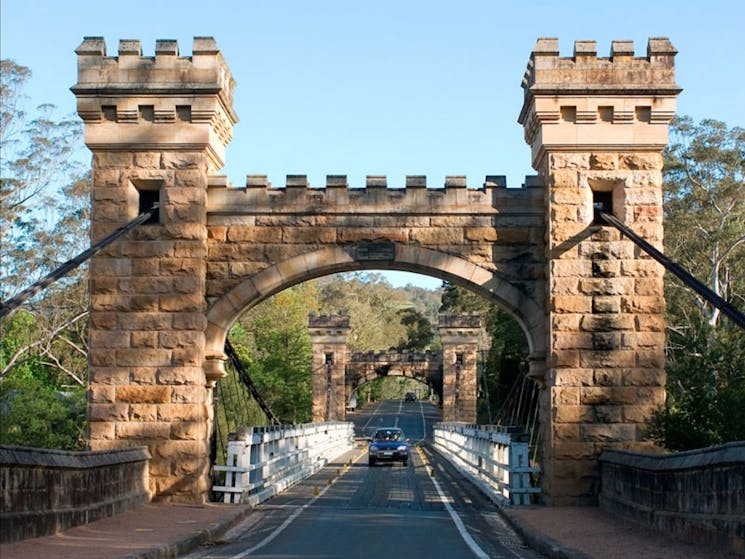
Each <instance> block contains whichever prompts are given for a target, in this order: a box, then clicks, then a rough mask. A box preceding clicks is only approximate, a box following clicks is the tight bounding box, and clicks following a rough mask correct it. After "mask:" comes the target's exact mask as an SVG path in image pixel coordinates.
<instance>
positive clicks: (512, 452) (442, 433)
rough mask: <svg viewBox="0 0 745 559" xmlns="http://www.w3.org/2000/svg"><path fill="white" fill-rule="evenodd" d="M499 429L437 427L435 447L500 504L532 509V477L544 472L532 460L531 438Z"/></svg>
mask: <svg viewBox="0 0 745 559" xmlns="http://www.w3.org/2000/svg"><path fill="white" fill-rule="evenodd" d="M512 430H513V429H512V428H509V427H508V428H505V427H499V426H496V425H478V426H476V425H467V424H465V423H436V424H435V426H434V442H435V447H436V448H437V450H439V451H440V452H441V453H442V454H443V455H444V456H445V457H446V458H447V459H448V460H449V461H450V462H451V463H452V464H453V465H454V466H456V467H457V468H458V469H459V470H461V471H462V472H464V473H465V474H467V475H468V476H469V477H471V479H473V481H474V482H476V484H477V485H479V486H481V487H482V488H483V489H485V490H486V491H487V493H489V494H491V495H492V496H493V497H495V498H496V500H498V501H500V502H503V503H509V504H513V505H529V504H530V502H531V498H530V494H531V493H540V491H541V490H540V488H538V487H532V486H531V480H530V474H531V473H533V472H538V471H540V468H537V467H531V466H530V461H529V459H528V456H529V454H528V436H527V435H526V434H524V433H522V432H519V433H517V432H510V431H512Z"/></svg>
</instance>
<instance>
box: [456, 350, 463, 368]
mask: <svg viewBox="0 0 745 559" xmlns="http://www.w3.org/2000/svg"><path fill="white" fill-rule="evenodd" d="M455 364H456V365H463V354H462V353H456V354H455Z"/></svg>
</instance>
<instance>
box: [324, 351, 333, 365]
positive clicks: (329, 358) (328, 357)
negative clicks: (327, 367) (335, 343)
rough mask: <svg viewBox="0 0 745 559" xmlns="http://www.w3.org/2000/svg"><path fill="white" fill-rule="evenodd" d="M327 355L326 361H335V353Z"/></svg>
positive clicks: (329, 362)
mask: <svg viewBox="0 0 745 559" xmlns="http://www.w3.org/2000/svg"><path fill="white" fill-rule="evenodd" d="M325 357H326V363H327V364H332V363H333V362H334V354H333V353H327V354H326V355H325Z"/></svg>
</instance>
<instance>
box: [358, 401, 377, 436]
mask: <svg viewBox="0 0 745 559" xmlns="http://www.w3.org/2000/svg"><path fill="white" fill-rule="evenodd" d="M379 409H380V404H378V405H377V406H376V407H375V411H373V413H372V415H371V416H370V419H368V420H367V423H365V424H364V425H363V426H362V432H363V433H364V432H365V429H367V426H368V425H370V422H371V421H372V420H373V419H375V414H376V413H378V410H379Z"/></svg>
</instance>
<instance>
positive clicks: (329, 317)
mask: <svg viewBox="0 0 745 559" xmlns="http://www.w3.org/2000/svg"><path fill="white" fill-rule="evenodd" d="M308 328H312V329H328V330H337V329H338V330H349V316H347V315H343V314H315V313H310V314H309V315H308Z"/></svg>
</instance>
